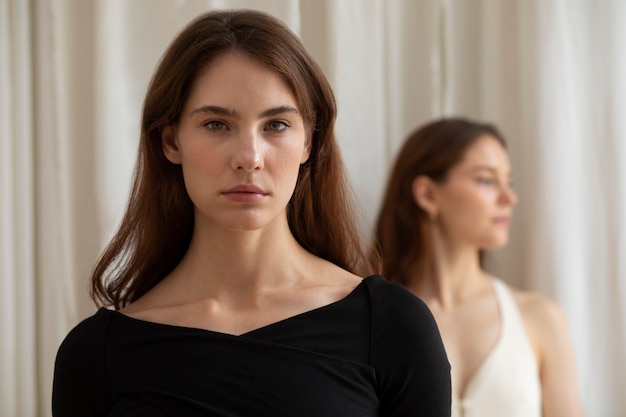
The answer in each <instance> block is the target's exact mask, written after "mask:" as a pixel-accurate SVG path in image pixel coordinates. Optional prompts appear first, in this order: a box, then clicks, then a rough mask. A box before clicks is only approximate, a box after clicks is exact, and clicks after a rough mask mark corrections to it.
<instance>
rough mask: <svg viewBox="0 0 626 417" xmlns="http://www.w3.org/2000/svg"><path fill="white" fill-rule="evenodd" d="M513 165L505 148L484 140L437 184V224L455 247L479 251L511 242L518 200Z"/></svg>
mask: <svg viewBox="0 0 626 417" xmlns="http://www.w3.org/2000/svg"><path fill="white" fill-rule="evenodd" d="M510 183H511V164H510V162H509V158H508V155H507V152H506V150H505V149H504V147H503V146H502V145H501V144H500V142H498V141H497V140H496V139H495V138H494V137H492V136H483V137H481V138H479V139H478V140H476V141H475V142H474V143H473V144H472V145H470V147H469V148H468V149H467V151H466V153H465V155H464V157H463V159H462V160H461V161H460V162H459V163H458V164H457V165H455V166H454V167H452V169H450V171H449V172H448V176H447V177H446V180H445V181H444V182H443V183H439V184H436V186H435V190H436V203H437V208H438V215H437V217H436V219H437V220H436V221H437V222H438V224H439V225H440V226H441V228H442V230H443V232H444V235H445V236H446V237H447V238H448V239H449V240H451V241H453V242H454V243H460V244H468V245H471V246H475V247H478V248H480V249H489V248H497V247H501V246H503V245H505V244H506V243H507V242H508V235H509V226H510V222H511V215H512V211H513V206H514V205H515V204H516V202H517V196H516V194H515V192H514V191H513V190H512V188H511V185H510Z"/></svg>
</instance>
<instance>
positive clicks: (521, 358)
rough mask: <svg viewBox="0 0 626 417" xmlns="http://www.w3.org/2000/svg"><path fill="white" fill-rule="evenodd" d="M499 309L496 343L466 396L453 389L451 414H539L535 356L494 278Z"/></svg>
mask: <svg viewBox="0 0 626 417" xmlns="http://www.w3.org/2000/svg"><path fill="white" fill-rule="evenodd" d="M492 282H493V287H494V290H495V293H496V298H497V302H498V309H499V312H500V334H499V336H498V341H497V342H496V345H495V346H494V348H493V349H492V351H491V352H490V353H489V355H488V356H487V357H486V358H485V360H484V361H483V363H482V364H481V366H480V367H479V368H478V371H476V373H475V374H474V375H473V376H472V379H471V380H470V382H469V384H468V386H467V389H466V394H465V398H463V399H459V398H458V397H457V396H456V394H455V393H454V392H453V393H452V417H503V416H506V417H541V383H540V380H539V370H538V369H537V360H536V357H535V354H534V352H533V349H532V347H531V345H530V341H529V339H528V335H527V334H526V330H525V328H524V324H523V322H522V319H521V317H520V313H519V310H518V309H517V305H516V304H515V300H514V299H513V296H512V294H511V291H510V289H509V288H508V287H507V285H506V284H505V283H504V282H502V281H500V280H499V279H496V278H493V279H492Z"/></svg>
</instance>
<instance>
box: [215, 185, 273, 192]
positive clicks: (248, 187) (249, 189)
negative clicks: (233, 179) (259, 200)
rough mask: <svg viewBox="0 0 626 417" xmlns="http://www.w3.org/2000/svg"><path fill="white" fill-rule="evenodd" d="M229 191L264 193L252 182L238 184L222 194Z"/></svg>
mask: <svg viewBox="0 0 626 417" xmlns="http://www.w3.org/2000/svg"><path fill="white" fill-rule="evenodd" d="M230 193H252V194H266V193H265V191H263V189H261V188H260V187H257V186H256V185H254V184H240V185H237V186H235V187H233V188H230V189H228V190H226V191H225V192H224V194H230Z"/></svg>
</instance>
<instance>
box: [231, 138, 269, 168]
mask: <svg viewBox="0 0 626 417" xmlns="http://www.w3.org/2000/svg"><path fill="white" fill-rule="evenodd" d="M233 143H234V146H235V151H234V155H233V160H232V166H233V169H234V170H236V171H245V172H254V171H259V170H261V169H263V158H262V157H261V152H260V149H259V145H260V144H259V138H258V137H257V136H256V135H255V134H254V133H246V134H242V135H241V136H240V137H239V138H238V140H235V141H233Z"/></svg>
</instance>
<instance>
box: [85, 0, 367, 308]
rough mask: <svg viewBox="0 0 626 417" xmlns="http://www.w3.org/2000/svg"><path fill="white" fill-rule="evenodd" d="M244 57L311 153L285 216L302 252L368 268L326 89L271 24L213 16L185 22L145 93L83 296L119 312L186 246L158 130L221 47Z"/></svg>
mask: <svg viewBox="0 0 626 417" xmlns="http://www.w3.org/2000/svg"><path fill="white" fill-rule="evenodd" d="M232 50H237V51H241V52H243V53H246V54H248V55H250V56H252V57H254V58H255V59H258V60H259V61H260V62H262V63H264V64H265V65H267V66H268V67H269V68H271V69H272V70H273V71H275V72H276V73H277V74H279V75H280V76H281V77H282V78H283V79H284V81H285V82H286V83H287V85H288V86H289V87H290V88H291V90H292V92H293V94H294V96H295V99H296V101H297V103H298V106H299V110H300V112H301V114H302V116H303V119H304V122H305V124H306V125H307V126H309V130H310V132H311V155H310V157H309V159H308V161H307V162H306V163H305V164H303V165H302V166H301V167H300V172H299V176H298V181H297V184H296V188H295V191H294V194H293V196H292V198H291V200H290V202H289V204H288V207H287V219H288V223H289V227H290V229H291V232H292V233H293V235H294V237H295V238H296V240H297V241H298V242H299V243H300V244H301V245H302V246H303V247H304V248H305V249H307V250H308V251H310V252H311V253H313V254H315V255H317V256H319V257H321V258H324V259H326V260H328V261H330V262H333V263H335V264H336V265H339V266H341V267H343V268H345V269H347V270H349V271H351V272H354V273H358V274H361V275H364V274H369V273H372V272H375V270H376V268H374V267H372V264H371V263H370V262H369V260H368V259H367V255H366V253H365V250H364V249H363V247H362V244H361V241H360V234H359V229H358V226H357V225H356V223H355V218H354V207H355V206H354V202H353V198H352V194H351V190H350V188H349V186H348V183H347V180H346V175H345V171H344V165H343V161H342V158H341V155H340V151H339V148H338V145H337V143H336V140H335V134H334V122H335V117H336V112H337V110H336V104H335V99H334V96H333V92H332V90H331V87H330V84H329V83H328V81H327V80H326V78H325V77H324V75H323V73H322V71H321V69H320V68H319V67H318V65H317V64H316V63H315V62H314V61H313V59H312V58H311V57H310V55H309V54H308V53H307V52H306V50H305V49H304V46H303V45H302V43H301V42H300V40H299V39H298V38H297V36H296V35H295V34H294V33H293V32H291V30H290V29H289V28H288V27H287V26H286V25H284V24H283V23H282V22H281V21H280V20H278V19H276V18H274V17H272V16H270V15H267V14H264V13H261V12H257V11H251V10H228V11H213V12H209V13H206V14H203V15H201V16H199V17H197V18H196V19H195V20H193V21H192V22H191V23H189V25H188V26H187V27H186V28H184V29H183V30H182V31H181V32H180V33H179V34H178V35H177V36H176V38H175V39H174V40H173V42H172V43H171V44H170V46H169V47H168V49H167V50H166V52H165V54H164V55H163V57H162V59H161V61H160V63H159V65H158V67H157V69H156V71H155V73H154V75H153V77H152V80H151V82H150V85H149V87H148V91H147V93H146V97H145V101H144V106H143V117H142V123H141V137H140V143H139V151H138V156H137V162H136V166H135V172H134V176H133V182H132V188H131V193H130V199H129V202H128V207H127V209H126V213H125V214H124V217H123V219H122V222H121V225H120V227H119V229H118V231H117V232H116V234H115V235H114V237H113V238H112V240H111V241H110V243H109V245H108V246H107V247H106V249H105V250H104V252H103V254H102V256H101V257H100V259H99V261H98V262H97V264H96V266H95V268H94V272H93V275H92V279H91V296H92V298H93V299H94V301H95V302H96V304H98V305H113V306H114V307H115V308H121V307H123V306H125V305H127V304H129V303H130V302H132V301H134V300H136V299H137V298H139V297H141V296H142V295H143V294H145V293H146V292H147V291H148V290H150V289H151V288H152V287H154V286H155V285H156V284H157V283H158V282H159V281H160V280H162V279H163V278H164V277H165V276H166V275H167V274H168V273H169V272H171V271H172V270H173V269H174V267H175V266H176V265H177V264H178V263H179V262H180V260H181V259H182V257H183V256H184V254H185V252H186V251H187V249H188V247H189V243H190V241H191V236H192V232H193V227H194V210H193V203H192V202H191V200H190V198H189V196H188V194H187V191H186V189H185V185H184V182H183V176H182V169H181V167H180V165H175V164H172V163H170V162H169V161H168V160H167V159H166V157H165V155H164V153H163V150H162V145H161V132H162V129H163V128H164V127H165V126H168V125H174V124H176V123H177V122H178V121H179V119H180V114H181V110H182V108H183V106H184V104H185V101H186V99H187V97H188V95H189V93H190V90H191V86H192V84H193V82H194V81H195V79H196V77H197V75H198V73H199V71H201V70H202V69H203V68H204V67H206V65H208V64H209V63H210V62H211V61H212V60H213V59H214V58H215V57H216V56H218V55H220V54H223V53H225V52H227V51H232Z"/></svg>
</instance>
